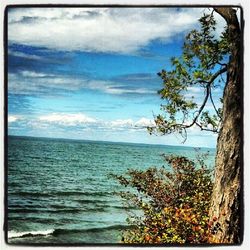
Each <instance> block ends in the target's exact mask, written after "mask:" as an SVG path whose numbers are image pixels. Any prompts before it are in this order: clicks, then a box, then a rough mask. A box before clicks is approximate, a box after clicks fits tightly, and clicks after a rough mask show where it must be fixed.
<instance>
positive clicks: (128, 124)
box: [110, 119, 133, 127]
mask: <svg viewBox="0 0 250 250" xmlns="http://www.w3.org/2000/svg"><path fill="white" fill-rule="evenodd" d="M110 125H111V127H132V126H133V120H132V119H124V120H122V119H118V120H115V121H111V122H110Z"/></svg>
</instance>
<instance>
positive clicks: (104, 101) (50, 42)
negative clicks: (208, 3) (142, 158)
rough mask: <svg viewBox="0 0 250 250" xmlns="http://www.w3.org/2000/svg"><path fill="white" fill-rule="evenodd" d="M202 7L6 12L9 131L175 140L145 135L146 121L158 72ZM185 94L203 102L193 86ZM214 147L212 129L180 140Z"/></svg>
mask: <svg viewBox="0 0 250 250" xmlns="http://www.w3.org/2000/svg"><path fill="white" fill-rule="evenodd" d="M203 12H204V10H203V9H194V8H186V9H185V8H184V9H175V8H140V9H138V8H123V9H119V8H50V9H48V8H46V9H45V8H13V9H9V13H8V124H9V126H8V131H9V134H11V135H27V136H45V137H60V138H71V139H88V140H108V141H122V142H138V143H153V144H154V143H159V144H168V145H181V142H182V138H180V137H178V136H177V135H170V136H150V135H149V134H148V133H147V131H146V129H145V126H149V125H152V124H153V115H154V114H158V113H160V104H164V101H163V100H161V99H160V97H159V95H158V94H157V90H159V89H161V87H162V85H161V84H162V83H161V80H160V78H159V77H158V76H157V72H159V71H161V69H166V70H167V69H169V68H170V64H169V59H170V58H171V57H172V56H178V55H180V54H181V47H182V43H183V39H184V37H185V34H187V32H188V31H189V30H191V29H192V28H195V27H197V24H198V18H199V17H200V16H201V15H202V13H203ZM222 26H223V23H220V22H219V27H222ZM190 94H192V95H194V96H195V97H196V98H197V101H198V103H199V101H200V100H202V97H203V93H202V91H200V90H199V89H197V88H191V89H190ZM215 95H217V96H220V95H221V90H217V92H216V93H215ZM210 106H211V105H210ZM208 109H209V104H208ZM215 144H216V135H215V134H212V133H208V132H201V131H199V129H198V128H192V129H191V130H190V131H189V133H188V139H187V141H186V143H185V145H188V146H198V147H200V146H205V147H214V146H215Z"/></svg>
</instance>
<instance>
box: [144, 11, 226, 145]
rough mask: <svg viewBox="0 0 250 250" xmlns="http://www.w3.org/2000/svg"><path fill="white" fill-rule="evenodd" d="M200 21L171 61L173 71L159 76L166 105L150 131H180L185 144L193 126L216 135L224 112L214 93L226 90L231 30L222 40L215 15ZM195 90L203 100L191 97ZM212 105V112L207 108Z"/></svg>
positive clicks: (163, 71) (161, 73)
mask: <svg viewBox="0 0 250 250" xmlns="http://www.w3.org/2000/svg"><path fill="white" fill-rule="evenodd" d="M199 22H200V25H201V28H200V30H192V31H191V32H190V33H189V34H188V35H187V36H186V39H185V42H184V45H183V53H182V55H181V56H180V57H173V58H172V59H171V63H172V69H171V70H169V71H166V70H162V71H161V72H159V73H158V75H159V76H160V77H161V79H162V81H163V88H162V89H161V90H160V91H159V94H160V96H161V98H162V99H164V100H165V102H166V103H165V104H163V105H161V109H162V111H163V114H160V115H157V116H156V117H155V126H153V127H149V128H148V130H149V132H150V133H154V132H155V133H160V134H170V133H174V132H177V133H179V134H180V135H181V136H182V137H183V138H184V141H185V140H186V136H187V132H186V130H187V129H188V128H190V127H192V126H197V127H199V128H200V129H201V130H208V131H212V132H215V133H217V132H218V131H219V129H220V124H221V118H222V109H221V108H220V107H219V106H220V105H219V106H218V103H219V100H218V102H215V101H214V98H213V96H212V92H213V90H214V88H216V87H218V86H219V85H222V86H221V87H224V86H223V84H224V82H225V73H226V71H227V64H228V59H229V50H230V46H229V45H230V43H229V39H228V30H227V29H225V31H224V32H222V34H221V36H220V38H218V37H217V36H216V32H215V31H216V21H215V19H214V16H213V12H212V13H211V14H204V15H203V16H202V17H201V18H200V19H199ZM192 89H195V90H196V91H198V92H199V93H200V94H202V93H204V97H203V100H202V101H200V100H199V98H198V99H196V98H195V96H194V95H192V96H190V91H191V90H192ZM199 96H200V95H199ZM195 99H196V100H195ZM209 102H210V104H211V106H212V107H213V110H212V111H211V110H208V109H206V108H207V104H208V103H209Z"/></svg>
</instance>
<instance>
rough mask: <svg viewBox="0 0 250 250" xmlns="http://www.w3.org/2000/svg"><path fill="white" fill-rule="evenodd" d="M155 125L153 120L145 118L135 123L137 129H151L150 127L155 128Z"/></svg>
mask: <svg viewBox="0 0 250 250" xmlns="http://www.w3.org/2000/svg"><path fill="white" fill-rule="evenodd" d="M154 124H155V123H154V121H153V120H151V119H148V118H145V117H142V118H141V119H139V120H138V121H137V122H135V126H136V127H149V126H153V125H154Z"/></svg>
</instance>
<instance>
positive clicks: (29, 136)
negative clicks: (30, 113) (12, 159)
mask: <svg viewBox="0 0 250 250" xmlns="http://www.w3.org/2000/svg"><path fill="white" fill-rule="evenodd" d="M7 136H8V137H10V136H12V137H27V138H40V139H58V140H69V141H88V142H106V143H121V144H137V145H139V144H142V145H150V146H152V145H155V146H163V147H186V148H193V149H199V148H202V149H216V147H197V146H186V145H171V144H160V143H144V142H125V141H106V140H94V139H92V140H90V139H75V138H64V137H45V136H32V135H11V134H9V135H7Z"/></svg>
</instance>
